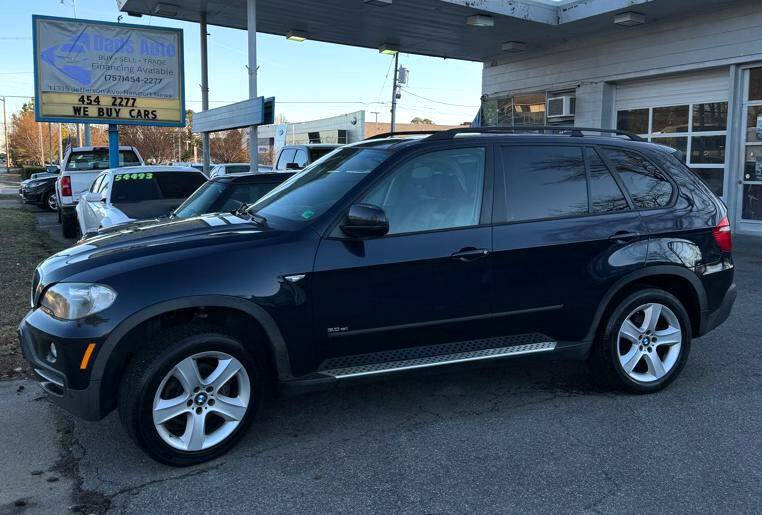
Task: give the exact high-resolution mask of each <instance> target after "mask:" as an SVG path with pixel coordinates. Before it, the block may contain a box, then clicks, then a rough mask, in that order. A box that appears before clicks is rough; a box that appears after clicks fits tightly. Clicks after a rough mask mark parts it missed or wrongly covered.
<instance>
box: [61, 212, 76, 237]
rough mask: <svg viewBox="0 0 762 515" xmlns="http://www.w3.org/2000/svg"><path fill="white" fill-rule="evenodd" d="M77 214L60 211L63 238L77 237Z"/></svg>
mask: <svg viewBox="0 0 762 515" xmlns="http://www.w3.org/2000/svg"><path fill="white" fill-rule="evenodd" d="M77 226H78V224H77V214H76V212H74V213H67V212H66V211H64V212H63V213H61V234H63V237H64V238H76V237H77Z"/></svg>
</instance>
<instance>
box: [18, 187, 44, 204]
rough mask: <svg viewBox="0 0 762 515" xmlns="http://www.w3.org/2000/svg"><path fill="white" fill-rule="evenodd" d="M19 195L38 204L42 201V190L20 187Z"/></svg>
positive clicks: (22, 198) (26, 200)
mask: <svg viewBox="0 0 762 515" xmlns="http://www.w3.org/2000/svg"><path fill="white" fill-rule="evenodd" d="M19 196H20V197H21V200H23V201H24V202H29V203H30V204H37V203H39V202H41V201H42V191H34V190H26V189H20V190H19Z"/></svg>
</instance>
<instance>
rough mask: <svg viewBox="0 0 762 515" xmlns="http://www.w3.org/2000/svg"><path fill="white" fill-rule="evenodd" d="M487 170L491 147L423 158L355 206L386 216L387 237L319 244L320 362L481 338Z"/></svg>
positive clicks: (337, 235) (485, 305)
mask: <svg viewBox="0 0 762 515" xmlns="http://www.w3.org/2000/svg"><path fill="white" fill-rule="evenodd" d="M491 163H492V159H491V148H490V147H489V146H488V145H476V146H473V145H472V146H464V147H455V148H452V147H450V148H447V149H443V150H436V151H429V152H425V153H420V154H417V155H414V156H412V157H410V158H408V159H407V160H406V161H404V162H403V163H401V164H400V165H398V166H396V167H395V168H394V169H393V170H391V171H390V172H389V173H387V174H385V176H384V177H383V178H382V179H380V180H379V181H377V182H376V183H375V184H374V185H373V186H372V187H371V188H370V189H369V190H368V191H367V192H366V193H365V194H363V195H361V196H360V197H359V198H357V199H356V202H357V203H370V204H375V205H377V206H380V207H381V208H383V209H384V210H385V212H386V215H387V218H388V220H389V224H390V229H389V233H388V234H387V235H385V236H383V237H378V238H369V239H362V240H361V239H351V238H348V237H346V236H344V235H343V233H341V231H340V229H338V228H336V229H335V230H334V231H333V232H331V235H330V236H329V237H327V238H325V239H324V240H323V241H322V242H321V243H320V246H319V249H318V252H317V256H316V260H315V270H314V274H313V277H312V284H313V285H314V288H315V289H314V291H315V296H316V299H317V300H316V302H315V306H316V308H315V331H316V339H317V340H318V341H319V342H321V354H322V357H323V359H324V360H327V359H331V358H337V357H339V356H350V355H359V354H365V353H379V352H383V351H393V350H399V349H410V348H414V347H421V346H428V345H434V344H441V343H445V342H461V341H465V340H475V339H478V338H480V337H481V336H482V335H483V332H484V331H483V329H484V324H485V317H488V315H489V313H490V309H491V307H490V295H489V292H490V285H491V279H490V276H491V271H490V266H489V261H488V259H486V258H487V257H488V254H489V251H490V249H491V247H492V245H491V239H492V237H491V228H490V226H489V223H488V221H489V216H490V215H489V211H490V209H491V204H492V202H491V189H492V165H491ZM390 356H391V355H388V354H386V355H380V358H379V359H381V360H386V359H387V358H388V359H392V358H390Z"/></svg>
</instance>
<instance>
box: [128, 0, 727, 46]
mask: <svg viewBox="0 0 762 515" xmlns="http://www.w3.org/2000/svg"><path fill="white" fill-rule="evenodd" d="M729 1H732V0H564V1H560V2H554V1H552V0H392V2H391V4H389V5H386V6H384V7H378V6H374V5H371V4H368V3H366V2H365V1H364V0H257V32H263V33H269V34H277V35H284V36H285V35H286V33H288V32H289V31H301V32H306V33H307V38H308V39H310V40H315V41H324V42H329V43H339V44H344V45H351V46H359V47H368V48H378V47H379V46H381V45H382V44H383V43H392V44H394V45H398V46H399V49H400V51H402V52H405V53H412V54H422V55H431V56H437V57H447V58H453V59H464V60H470V61H485V60H487V59H489V58H492V57H494V56H497V55H499V54H500V53H501V50H500V48H501V45H502V43H503V42H505V41H522V42H524V43H526V44H527V49H528V50H531V49H533V48H542V47H546V46H552V45H553V44H555V43H557V42H559V41H562V40H568V39H570V38H574V37H577V36H582V35H587V34H590V33H591V32H599V33H604V32H613V31H622V30H627V29H625V28H622V27H618V26H616V25H614V23H613V18H614V14H615V13H618V12H625V11H637V12H639V13H643V14H645V15H646V20H647V21H646V23H648V20H653V19H658V18H665V17H668V16H678V15H683V14H685V13H688V12H690V13H697V12H700V11H702V10H708V9H717V8H719V4H722V3H726V2H729ZM118 3H119V7H120V9H121V10H122V11H125V12H127V13H131V14H142V15H154V16H155V15H157V14H156V13H157V6H158V8H159V11H158V12H160V13H162V15H163V16H164V17H170V18H172V19H177V20H184V21H190V22H199V21H200V13H201V12H202V11H206V12H207V21H208V23H209V24H212V25H219V26H223V27H232V28H236V29H244V30H245V29H246V0H164V1H162V0H118ZM474 14H489V15H492V16H493V18H494V20H495V25H494V27H474V26H470V25H467V24H466V18H467V17H468V16H471V15H474Z"/></svg>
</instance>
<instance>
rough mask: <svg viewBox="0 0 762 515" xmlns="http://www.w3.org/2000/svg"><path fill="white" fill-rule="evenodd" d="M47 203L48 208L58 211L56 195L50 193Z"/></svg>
mask: <svg viewBox="0 0 762 515" xmlns="http://www.w3.org/2000/svg"><path fill="white" fill-rule="evenodd" d="M47 204H48V209H50V210H51V211H56V210H57V209H58V201H57V200H56V196H55V195H48V199H47Z"/></svg>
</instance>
